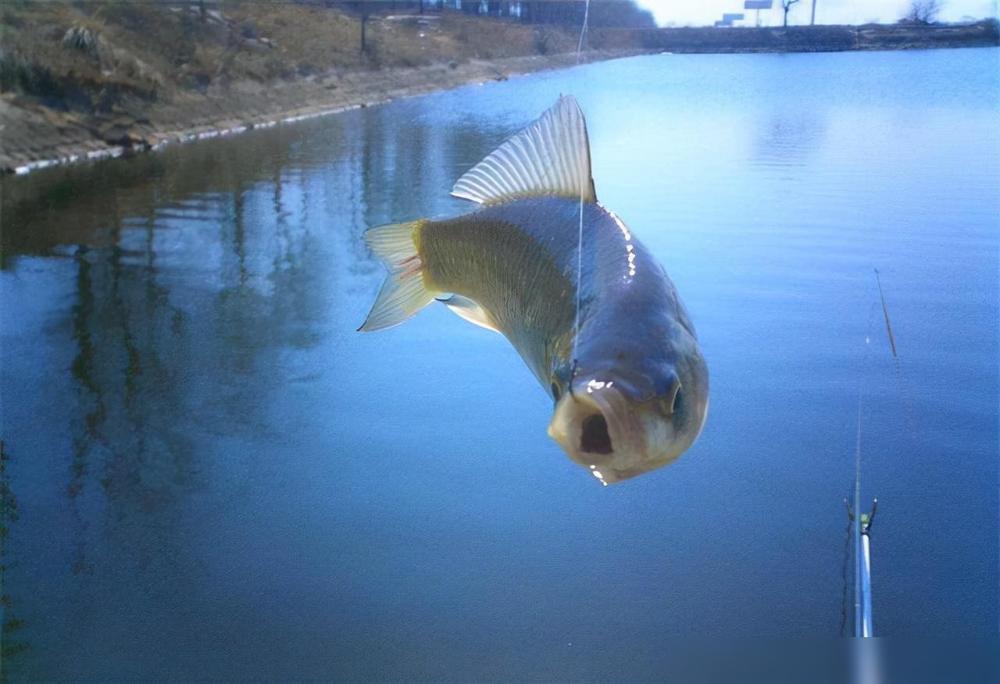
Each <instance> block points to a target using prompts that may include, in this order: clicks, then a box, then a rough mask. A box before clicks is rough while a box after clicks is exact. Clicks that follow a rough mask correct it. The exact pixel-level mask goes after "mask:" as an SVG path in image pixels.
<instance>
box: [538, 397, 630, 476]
mask: <svg viewBox="0 0 1000 684" xmlns="http://www.w3.org/2000/svg"><path fill="white" fill-rule="evenodd" d="M548 432H549V436H550V437H552V439H554V440H555V441H557V442H558V443H559V445H560V446H561V447H562V448H563V450H564V451H565V452H566V453H567V454H568V455H569V457H570V458H571V459H572V460H573V461H575V462H576V463H579V464H580V465H582V466H584V467H587V468H589V469H590V471H591V474H592V475H593V476H594V477H596V478H597V479H598V480H600V481H601V482H602V483H604V484H611V483H613V482H618V481H620V480H624V479H626V478H628V477H632V476H633V475H637V474H639V473H640V472H643V471H644V469H642V468H637V467H635V466H637V465H638V463H637V461H639V460H641V456H640V455H641V454H642V453H643V452H644V451H645V449H644V447H645V443H644V442H645V440H644V439H643V438H642V432H641V430H640V429H639V424H638V421H637V420H636V418H635V415H634V412H633V411H632V410H630V407H629V406H628V401H627V400H626V399H625V397H624V396H623V395H622V394H621V393H620V392H619V391H618V390H617V389H615V388H614V387H609V386H607V385H604V386H603V387H601V388H600V389H595V388H594V386H593V383H591V384H588V385H585V386H583V387H582V388H581V389H578V390H576V391H574V392H573V393H566V394H565V395H563V397H562V398H561V399H560V400H559V402H558V403H557V404H556V410H555V413H554V415H553V416H552V421H551V422H550V423H549V430H548Z"/></svg>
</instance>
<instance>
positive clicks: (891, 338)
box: [875, 268, 898, 358]
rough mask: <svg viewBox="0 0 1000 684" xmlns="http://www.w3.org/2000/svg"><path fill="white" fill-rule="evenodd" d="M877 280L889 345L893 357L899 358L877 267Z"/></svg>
mask: <svg viewBox="0 0 1000 684" xmlns="http://www.w3.org/2000/svg"><path fill="white" fill-rule="evenodd" d="M875 282H876V283H878V296H879V298H880V299H881V300H882V315H883V316H885V329H886V332H888V333H889V346H890V347H892V356H893V358H898V355H897V354H896V338H895V337H894V336H893V334H892V323H890V322H889V309H888V307H886V305H885V295H884V294H882V280H881V278H879V276H878V269H877V268H876V269H875Z"/></svg>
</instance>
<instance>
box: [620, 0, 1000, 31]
mask: <svg viewBox="0 0 1000 684" xmlns="http://www.w3.org/2000/svg"><path fill="white" fill-rule="evenodd" d="M636 1H637V2H638V4H639V5H641V6H642V7H645V8H647V9H649V10H651V11H652V12H653V14H654V16H655V17H656V22H657V23H658V24H659V25H661V26H668V25H671V24H672V25H675V26H700V25H711V24H713V23H714V22H715V20H717V19H721V18H722V14H723V13H724V12H742V11H743V0H636ZM815 1H816V23H817V24H864V23H867V22H871V21H874V22H880V23H888V24H891V23H894V22H896V21H897V20H898V19H899V18H900V17H902V16H903V15H904V14H905V13H906V10H907V8H908V7H909V6H910V3H911V0H815ZM812 2H813V0H801V1H800V2H798V3H797V4H795V5H793V6H792V9H791V11H790V12H789V14H788V23H789V24H808V23H809V13H810V9H811V6H812ZM997 5H998V0H942V9H941V14H940V18H939V20H940V21H961V20H962V19H963V18H967V17H975V18H977V19H978V18H982V17H997V16H998V14H997ZM781 14H782V12H781V0H774V9H772V10H770V11H766V10H762V11H761V13H760V18H761V24H762V25H765V26H766V25H769V24H771V25H775V24H778V25H780V24H781ZM746 15H747V22H745V23H751V24H752V23H753V21H754V15H755V12H753V11H749V12H747V13H746Z"/></svg>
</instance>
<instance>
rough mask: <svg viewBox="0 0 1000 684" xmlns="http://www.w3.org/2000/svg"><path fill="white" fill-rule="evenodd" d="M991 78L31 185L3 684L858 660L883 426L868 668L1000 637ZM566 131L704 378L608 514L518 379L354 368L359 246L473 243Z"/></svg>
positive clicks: (432, 115) (852, 75)
mask: <svg viewBox="0 0 1000 684" xmlns="http://www.w3.org/2000/svg"><path fill="white" fill-rule="evenodd" d="M998 67H1000V51H998V50H996V49H968V50H959V51H920V52H895V53H892V52H889V53H868V54H865V53H853V54H801V55H689V56H679V55H658V56H649V57H637V58H631V59H625V60H617V61H611V62H604V63H599V64H592V65H588V66H583V67H579V68H575V69H569V70H565V71H559V72H550V73H544V74H538V75H533V76H528V77H521V78H515V79H512V80H510V81H508V82H504V83H490V84H486V85H483V86H472V87H467V88H463V89H459V90H455V91H452V92H446V93H440V94H435V95H430V96H426V97H420V98H414V99H407V100H402V101H398V102H394V103H391V104H387V105H385V106H379V107H372V108H369V109H363V110H356V111H352V112H348V113H344V114H339V115H335V116H329V117H326V118H321V119H314V120H310V121H306V122H301V123H298V124H294V125H283V126H279V127H276V128H273V129H269V130H258V131H252V132H249V133H247V134H245V135H241V136H237V137H233V138H228V139H217V140H211V141H205V142H200V143H196V144H191V145H187V146H179V147H175V148H168V149H166V150H164V151H162V152H159V153H155V154H150V155H146V156H142V157H138V158H134V159H129V160H117V161H109V162H104V163H100V164H96V165H92V166H89V167H77V168H65V169H53V170H49V171H46V172H39V173H36V174H32V175H30V176H27V177H10V178H5V179H3V180H2V183H3V219H2V220H3V223H2V240H3V241H2V249H3V255H2V271H0V302H2V319H0V326H2V327H0V335H2V338H0V341H2V347H0V352H2V357H0V358H2V363H0V371H2V375H0V391H2V437H3V439H4V441H5V449H6V453H7V456H8V461H7V463H6V471H5V474H4V478H5V482H6V484H7V486H8V487H9V489H10V491H11V493H12V495H13V496H14V497H16V502H17V511H16V513H17V516H16V520H15V519H14V518H13V516H8V519H7V520H6V522H5V524H6V526H7V531H8V535H7V537H6V542H5V549H4V552H5V558H6V560H5V561H4V562H5V563H6V566H7V569H6V577H5V587H4V592H5V594H6V597H7V598H6V601H5V617H4V622H5V624H4V633H3V647H4V658H3V669H4V674H5V675H6V676H8V677H10V678H11V679H13V680H30V679H60V678H69V677H74V678H78V679H87V680H106V679H112V678H114V679H119V680H120V679H138V678H144V679H173V680H182V679H191V678H219V677H228V678H241V679H245V678H266V679H305V678H351V679H358V678H401V677H407V678H442V677H445V676H451V677H456V678H465V679H468V678H490V677H503V678H512V677H527V678H542V679H550V678H556V677H560V678H576V677H583V676H588V677H592V678H596V679H603V678H610V677H615V678H635V677H644V676H659V675H663V674H664V673H666V672H668V671H669V669H670V667H671V666H670V658H671V655H672V654H673V653H675V652H676V649H678V648H680V647H681V646H682V645H683V644H684V643H686V642H687V641H690V640H694V639H699V638H706V639H715V638H727V639H743V638H752V637H785V636H817V637H836V636H838V635H840V634H844V633H850V630H851V627H852V622H851V621H852V617H851V612H850V599H851V596H850V591H851V588H850V582H849V581H848V583H847V584H846V585H845V579H844V578H845V539H846V537H845V532H846V525H847V515H846V513H845V508H844V503H843V499H844V497H846V496H848V495H850V493H851V492H852V487H853V478H854V467H853V463H854V450H855V443H856V427H857V410H858V394H859V388H860V392H861V396H862V439H861V453H862V461H863V469H862V473H863V486H862V489H863V496H864V498H865V499H867V500H870V499H871V497H872V496H878V497H879V509H878V516H877V518H876V520H875V525H874V528H873V575H874V579H873V583H874V587H873V589H874V614H875V629H876V633H878V634H882V635H936V634H941V633H945V634H950V635H953V636H960V637H962V636H964V637H980V636H986V635H994V634H996V630H997V625H998V599H1000V597H998V588H997V587H998V582H1000V578H998V570H997V568H998V486H997V483H998V465H997V462H998V453H997V452H998V446H997V445H998V314H997V311H998V279H997V264H998V243H1000V218H998V217H1000V69H998ZM560 93H572V94H574V95H575V96H576V97H577V98H578V99H579V101H580V102H581V105H582V106H583V108H584V110H585V112H586V113H587V116H588V120H589V126H590V137H591V141H592V145H593V157H594V177H595V183H596V187H597V193H598V196H599V197H600V198H601V200H602V202H603V203H604V204H605V205H606V206H608V207H609V208H611V209H613V210H614V211H615V212H617V213H618V214H619V215H620V216H621V217H622V218H623V219H624V220H625V221H626V222H627V223H628V224H629V226H630V228H631V229H632V230H633V231H634V232H635V234H636V235H637V236H639V237H640V239H642V240H643V241H644V242H645V244H646V245H647V246H648V247H649V248H650V249H651V250H652V251H653V252H654V253H655V254H656V255H657V256H658V258H659V259H660V260H661V261H662V263H663V264H664V265H665V267H666V269H667V271H668V272H669V273H670V275H671V277H672V278H673V280H674V282H675V283H676V285H677V287H678V289H679V292H680V294H681V296H682V298H683V299H684V301H685V303H686V305H687V307H688V309H689V310H690V312H691V315H692V318H693V319H694V323H695V325H696V327H697V329H698V333H699V337H700V339H701V343H702V348H703V351H704V354H705V356H706V358H707V360H708V365H709V368H710V372H711V378H712V408H711V414H710V416H709V418H708V422H707V425H706V427H705V430H704V432H703V434H702V436H701V438H700V440H699V441H698V442H697V443H696V444H695V446H694V447H693V448H692V449H691V450H690V451H688V452H687V453H686V454H685V455H684V456H683V457H682V458H681V459H680V460H679V461H678V462H676V463H675V464H674V465H672V466H670V467H667V468H664V469H661V470H658V471H654V472H653V473H651V474H648V475H645V476H642V477H639V478H636V479H633V480H629V481H627V482H624V483H622V484H619V485H615V486H612V487H602V486H601V485H600V483H599V482H597V481H596V480H595V479H594V478H593V477H591V476H590V475H589V474H588V473H587V472H586V471H585V470H583V469H581V468H579V467H578V466H576V465H574V464H573V463H572V462H570V460H569V459H568V458H567V457H566V456H565V455H564V454H563V452H562V451H561V450H560V448H559V447H558V446H557V445H556V444H555V443H554V442H553V441H551V440H550V439H549V438H548V437H547V435H546V426H547V423H548V420H549V418H550V413H551V409H552V402H551V399H550V398H549V396H548V395H547V393H546V392H545V391H543V390H542V389H541V388H540V387H538V386H537V385H536V382H535V380H534V379H533V377H532V376H531V374H530V372H529V371H528V370H527V368H526V367H525V366H524V364H523V362H522V361H521V360H520V358H519V357H518V356H517V355H516V353H515V352H514V351H513V350H512V349H511V347H510V346H509V345H508V344H507V343H506V341H505V340H504V339H503V338H502V337H500V336H498V335H495V334H492V333H490V332H488V331H485V330H482V329H480V328H477V327H473V326H471V325H469V324H467V323H465V322H463V321H461V320H460V319H458V318H457V317H455V316H454V315H452V314H451V313H449V312H448V311H447V310H446V309H445V308H444V307H439V306H432V307H429V308H428V309H427V310H425V311H423V312H422V313H420V314H419V315H418V316H417V317H416V318H414V319H413V320H411V321H409V322H407V323H406V324H405V325H403V326H399V327H397V328H394V329H392V330H388V331H385V332H381V333H373V334H362V333H357V332H355V329H356V328H357V327H358V326H359V325H360V323H361V322H362V320H363V319H364V316H365V314H366V312H367V310H368V307H369V306H370V304H371V302H372V300H373V297H374V295H375V292H376V291H377V288H378V286H379V283H380V282H381V280H382V277H383V273H384V271H383V269H382V267H381V266H380V265H379V264H378V263H376V262H375V261H374V260H373V258H372V257H371V256H370V255H369V254H368V253H367V251H366V249H365V247H364V245H363V243H362V241H361V239H360V236H361V233H362V232H363V231H364V230H365V228H366V227H368V226H375V225H379V224H383V223H387V222H395V221H400V220H404V219H412V218H416V217H421V216H438V217H440V216H449V215H454V214H457V213H459V212H463V211H466V210H468V209H469V208H470V207H469V206H468V205H467V203H464V202H462V201H460V200H457V199H454V198H451V197H449V195H448V192H449V190H450V188H451V185H452V183H453V182H454V181H455V179H456V178H457V177H458V176H459V175H461V173H462V172H463V171H464V170H466V169H468V168H469V167H470V166H471V165H472V164H474V163H475V162H476V161H478V160H479V159H480V158H481V157H483V156H484V155H485V154H487V153H488V152H489V151H491V150H492V149H493V148H494V147H495V146H496V145H497V144H499V143H500V142H501V141H503V140H504V139H505V138H506V137H507V136H509V135H510V134H512V133H513V132H515V131H517V130H518V129H520V128H521V127H522V126H523V125H525V124H526V123H528V122H529V121H531V120H532V119H533V118H534V117H536V116H537V115H538V114H539V113H540V112H541V111H542V110H544V109H545V108H546V107H548V106H549V105H551V104H552V103H553V102H554V101H555V99H556V97H557V96H558V95H559V94H560ZM876 267H877V268H878V269H879V271H880V272H881V277H882V287H883V290H884V292H885V298H886V302H887V304H888V308H889V313H890V316H891V318H892V325H893V332H894V333H895V339H896V344H897V346H898V351H899V357H898V360H894V359H893V358H892V355H891V352H890V351H889V346H888V340H887V336H886V330H885V325H884V323H883V321H882V311H881V307H880V306H879V304H878V290H877V288H876V282H875V278H874V272H873V268H876ZM866 338H867V339H868V340H869V342H868V343H866ZM846 575H847V576H848V577H849V576H850V575H851V571H850V570H847V571H846ZM845 591H846V592H847V594H845ZM845 595H846V596H847V599H846V601H845ZM845 610H846V613H845ZM845 616H846V619H847V626H846V631H845V628H844V626H843V621H844V619H845Z"/></svg>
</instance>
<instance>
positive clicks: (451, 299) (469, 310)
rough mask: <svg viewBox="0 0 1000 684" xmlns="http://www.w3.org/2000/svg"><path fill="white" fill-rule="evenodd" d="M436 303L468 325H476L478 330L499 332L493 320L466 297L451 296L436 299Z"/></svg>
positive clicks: (485, 311) (486, 312)
mask: <svg viewBox="0 0 1000 684" xmlns="http://www.w3.org/2000/svg"><path fill="white" fill-rule="evenodd" d="M438 301H439V302H441V303H443V304H444V305H445V306H447V307H448V308H449V309H451V310H452V311H454V312H455V314H456V315H457V316H459V317H461V318H464V319H465V320H467V321H468V322H469V323H472V324H474V325H478V326H479V327H480V328H486V329H487V330H492V331H493V332H500V330H499V328H498V327H497V324H496V322H495V321H494V320H493V317H492V316H491V315H490V314H489V312H488V311H487V310H486V309H484V308H483V307H482V306H480V305H479V304H478V303H477V302H475V301H473V300H471V299H469V298H468V297H462V296H461V295H455V294H453V295H449V296H447V297H440V298H438Z"/></svg>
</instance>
